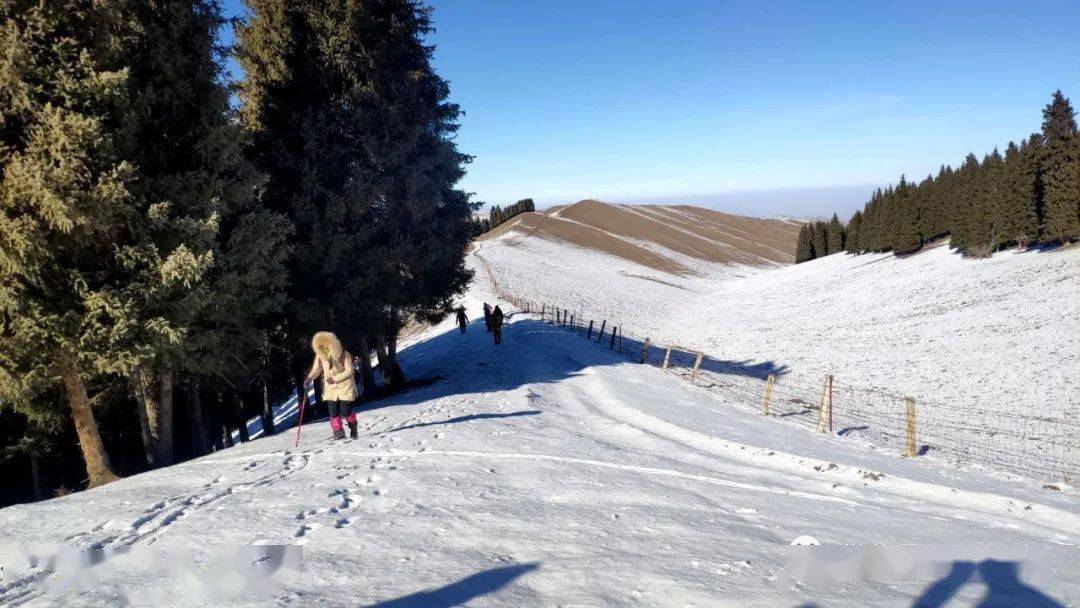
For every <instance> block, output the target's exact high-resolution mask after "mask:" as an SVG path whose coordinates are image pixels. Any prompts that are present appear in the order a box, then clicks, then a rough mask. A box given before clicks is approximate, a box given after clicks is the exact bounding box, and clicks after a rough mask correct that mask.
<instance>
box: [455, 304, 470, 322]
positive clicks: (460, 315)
mask: <svg viewBox="0 0 1080 608" xmlns="http://www.w3.org/2000/svg"><path fill="white" fill-rule="evenodd" d="M457 322H458V325H465V324H466V323H468V322H469V318H468V317H466V316H465V307H464V306H458V309H457Z"/></svg>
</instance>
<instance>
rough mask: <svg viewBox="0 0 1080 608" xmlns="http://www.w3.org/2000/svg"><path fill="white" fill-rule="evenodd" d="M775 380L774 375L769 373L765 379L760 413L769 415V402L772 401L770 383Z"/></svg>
mask: <svg viewBox="0 0 1080 608" xmlns="http://www.w3.org/2000/svg"><path fill="white" fill-rule="evenodd" d="M773 382H776V376H774V375H772V374H769V377H768V378H766V379H765V396H764V397H762V398H761V415H762V416H768V415H769V404H770V402H772V385H773Z"/></svg>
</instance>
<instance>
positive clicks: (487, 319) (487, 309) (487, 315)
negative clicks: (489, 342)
mask: <svg viewBox="0 0 1080 608" xmlns="http://www.w3.org/2000/svg"><path fill="white" fill-rule="evenodd" d="M484 327H486V328H487V332H488V333H489V334H490V333H491V304H488V303H487V302H484Z"/></svg>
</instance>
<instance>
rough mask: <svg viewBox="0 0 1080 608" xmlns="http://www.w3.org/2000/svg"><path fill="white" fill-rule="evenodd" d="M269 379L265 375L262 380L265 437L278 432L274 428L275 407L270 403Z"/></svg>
mask: <svg viewBox="0 0 1080 608" xmlns="http://www.w3.org/2000/svg"><path fill="white" fill-rule="evenodd" d="M269 384H270V383H269V381H268V380H267V379H266V378H265V377H264V378H263V381H262V425H263V437H269V436H270V435H273V434H274V433H276V432H277V430H276V429H275V428H274V408H273V407H272V406H271V405H270V386H269Z"/></svg>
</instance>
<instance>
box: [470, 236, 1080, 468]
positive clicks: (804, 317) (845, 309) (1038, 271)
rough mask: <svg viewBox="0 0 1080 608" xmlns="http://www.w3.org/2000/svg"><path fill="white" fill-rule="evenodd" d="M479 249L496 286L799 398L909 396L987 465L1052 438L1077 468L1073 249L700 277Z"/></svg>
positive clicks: (542, 252)
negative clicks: (834, 392) (838, 393)
mask: <svg viewBox="0 0 1080 608" xmlns="http://www.w3.org/2000/svg"><path fill="white" fill-rule="evenodd" d="M477 253H478V255H479V256H481V257H482V258H483V260H485V261H486V262H487V267H488V268H490V269H491V272H492V273H493V275H494V277H495V279H496V280H497V281H498V282H499V284H500V285H501V286H502V288H503V289H504V290H505V291H506V292H509V293H511V294H513V295H515V296H519V297H521V298H524V299H527V300H531V301H536V302H540V303H548V304H554V305H557V306H560V307H565V308H569V309H570V310H571V312H574V313H576V318H578V319H596V320H597V322H599V320H600V319H606V320H607V321H608V324H609V325H611V324H615V325H618V326H620V327H624V329H625V331H626V333H627V334H633V335H635V336H637V337H639V338H644V337H649V338H651V340H652V342H653V343H654V344H659V345H677V346H679V347H681V348H683V349H685V350H688V351H691V352H692V351H697V350H701V351H704V352H705V353H706V354H707V355H708V356H710V357H712V358H715V359H722V360H725V361H732V362H737V363H738V364H739V365H741V366H747V367H755V366H757V367H762V368H768V369H769V370H776V372H777V376H778V382H779V383H780V384H782V385H788V386H791V387H796V388H799V389H800V390H802V393H801V396H802V398H803V400H804V401H811V402H816V400H817V399H818V397H816V396H815V393H816V395H820V391H821V390H822V389H821V385H822V382H823V380H822V379H823V377H824V376H825V375H826V374H833V375H834V376H835V382H836V386H837V388H838V389H843V390H844V391H845V395H849V396H850V397H845V398H847V399H848V401H849V402H850V407H851V408H852V409H854V410H864V409H869V408H873V409H874V410H875V411H878V410H880V411H881V412H882V413H881V415H882V416H899V415H900V410H901V409H902V408H903V404H902V403H901V402H900V398H899V397H898V398H896V399H893V400H892V402H891V403H874V404H871V403H863V402H861V401H859V400H857V399H856V397H854V396H853V395H855V394H856V393H860V392H861V391H877V392H881V393H888V394H891V395H897V396H911V397H914V398H915V399H916V401H917V403H918V404H919V414H920V416H921V417H924V418H925V419H926V420H927V422H928V423H929V422H931V421H938V422H939V423H940V424H938V425H937V426H935V425H932V424H928V425H927V426H926V429H927V430H928V431H938V432H940V433H941V434H946V433H950V434H951V433H953V432H954V430H956V432H970V433H981V435H980V436H979V437H977V438H971V439H967V440H966V441H967V444H968V445H970V444H971V443H972V442H979V443H982V442H987V444H988V447H987V448H986V449H984V450H983V451H984V452H986V453H988V454H992V455H993V454H997V453H998V452H1000V451H1001V450H1018V449H1019V448H1018V447H1017V446H1016V443H1017V442H1019V441H1023V440H1024V439H1025V438H1038V437H1043V438H1046V437H1051V438H1052V441H1053V442H1054V445H1053V446H1052V449H1053V450H1054V451H1055V454H1053V455H1051V456H1049V457H1048V458H1052V459H1054V460H1055V461H1061V462H1066V463H1068V462H1071V463H1077V462H1080V445H1078V443H1080V441H1078V440H1077V437H1078V436H1080V398H1078V397H1077V393H1076V387H1077V386H1080V304H1078V302H1080V248H1076V247H1073V248H1071V249H1066V250H1059V251H1031V252H1015V251H1009V252H1002V253H999V254H997V255H995V256H994V257H993V258H991V259H988V260H970V259H964V258H962V257H961V256H959V255H956V254H954V253H951V252H950V251H949V249H948V248H947V247H946V246H943V245H939V246H936V247H933V248H931V249H929V250H928V251H924V252H922V253H920V254H918V255H914V256H911V257H907V258H897V257H895V256H893V255H891V254H878V255H860V256H851V255H846V254H845V255H833V256H828V257H826V258H823V259H819V260H814V261H811V262H807V263H804V264H799V265H791V266H784V267H773V268H752V267H747V266H731V265H723V264H710V263H707V262H703V261H698V262H697V265H696V266H695V270H696V272H695V275H694V276H680V275H677V274H671V273H666V272H661V271H658V270H654V269H650V268H647V267H645V266H642V265H639V264H634V263H631V262H629V261H627V260H624V259H620V258H616V257H614V256H610V255H604V254H602V253H598V252H595V251H591V250H587V249H582V248H577V247H573V246H570V245H568V244H566V243H563V242H559V241H555V240H552V239H545V238H511V237H501V238H499V239H495V240H492V241H488V242H486V243H484V244H483V245H482V246H481V248H480V249H479V250H478V252H477ZM758 384H759V385H760V382H759V383H758ZM754 394H757V395H760V389H755V393H754ZM873 394H877V393H873ZM757 399H760V397H757ZM875 415H876V414H875ZM859 422H860V424H861V423H862V422H863V421H862V420H859ZM946 426H947V427H949V428H948V429H946V428H945V427H946ZM858 428H861V426H860V427H858ZM987 429H990V430H991V431H1006V432H1008V433H1009V437H1010V438H1009V439H1008V440H1007V442H1008V443H1009V445H994V446H992V449H991V447H989V445H990V443H992V442H995V441H1004V440H1003V437H1004V436H1003V435H1002V436H998V437H997V438H996V439H995V438H994V437H986V436H985V435H986V434H987V433H988V431H987ZM1014 437H1015V438H1016V439H1015V441H1014ZM1010 446H1011V447H1010ZM1025 449H1026V448H1025ZM993 458H994V459H995V461H994V464H996V465H1002V464H1005V465H1010V466H1007V467H1005V468H1009V469H1011V468H1012V467H1011V465H1013V464H1016V465H1017V466H1018V467H1022V468H1021V469H1020V470H1023V471H1024V472H1026V473H1028V474H1044V475H1046V476H1047V477H1050V478H1053V477H1061V476H1062V475H1065V476H1066V478H1069V479H1072V480H1075V479H1076V476H1077V475H1078V474H1080V471H1077V470H1076V469H1075V467H1074V466H1071V467H1070V466H1068V465H1066V464H1062V465H1060V466H1059V465H1054V466H1052V467H1048V468H1045V469H1038V471H1033V470H1032V467H1033V466H1034V465H1033V464H1032V462H1033V461H1037V460H1038V459H1039V458H1040V457H1039V456H1038V455H1037V454H1028V453H1027V452H1020V451H1017V452H1016V453H1015V454H1012V461H1015V462H1008V463H1002V462H999V459H998V457H997V456H993Z"/></svg>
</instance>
